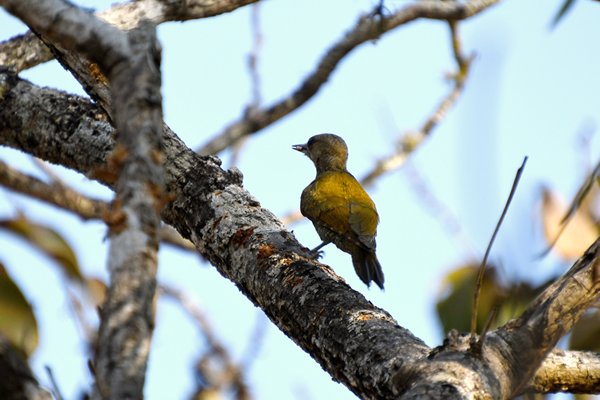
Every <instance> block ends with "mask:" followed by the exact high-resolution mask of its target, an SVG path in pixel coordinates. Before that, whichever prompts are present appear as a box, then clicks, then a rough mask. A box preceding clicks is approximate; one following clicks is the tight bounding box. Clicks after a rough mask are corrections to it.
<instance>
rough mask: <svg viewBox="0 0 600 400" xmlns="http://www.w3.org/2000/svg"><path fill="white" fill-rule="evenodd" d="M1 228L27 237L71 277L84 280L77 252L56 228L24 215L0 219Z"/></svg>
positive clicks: (31, 243) (27, 239) (30, 242)
mask: <svg viewBox="0 0 600 400" xmlns="http://www.w3.org/2000/svg"><path fill="white" fill-rule="evenodd" d="M0 229H4V230H6V231H7V232H9V233H12V234H14V235H17V236H19V237H21V238H23V239H25V240H26V241H27V243H29V244H30V245H32V246H33V247H35V248H37V249H38V250H40V251H41V252H42V253H44V254H46V255H47V256H49V257H51V258H52V259H54V261H56V262H57V264H58V265H59V266H60V267H61V268H62V270H63V271H64V272H65V274H66V275H67V277H68V278H69V279H73V280H75V281H78V282H83V280H84V278H83V275H82V274H81V270H80V268H79V262H78V261H77V256H75V252H74V251H73V249H72V248H71V246H69V244H68V243H67V241H66V240H65V239H64V238H63V237H62V236H61V235H60V234H59V233H58V232H56V231H55V230H54V229H52V228H49V227H47V226H44V225H40V224H36V223H34V222H32V221H30V220H29V219H27V218H26V217H25V216H23V215H20V216H18V217H17V218H12V219H3V220H0Z"/></svg>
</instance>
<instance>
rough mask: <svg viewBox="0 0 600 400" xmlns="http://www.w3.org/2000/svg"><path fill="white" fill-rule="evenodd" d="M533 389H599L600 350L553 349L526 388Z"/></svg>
mask: <svg viewBox="0 0 600 400" xmlns="http://www.w3.org/2000/svg"><path fill="white" fill-rule="evenodd" d="M527 391H528V392H536V393H556V392H569V393H600V354H599V353H593V352H589V351H563V350H558V349H555V350H553V351H552V352H550V354H548V356H547V357H546V359H545V360H544V362H543V363H542V366H541V367H540V368H539V369H538V370H537V372H536V373H535V376H534V377H533V379H532V381H531V382H530V386H529V387H528V388H527Z"/></svg>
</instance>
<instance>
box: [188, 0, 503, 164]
mask: <svg viewBox="0 0 600 400" xmlns="http://www.w3.org/2000/svg"><path fill="white" fill-rule="evenodd" d="M497 2H498V0H471V1H468V2H466V3H462V2H442V1H431V0H425V1H419V2H415V3H412V4H410V5H408V6H405V7H403V8H402V9H400V10H398V11H396V12H395V13H391V14H389V15H386V14H384V15H382V14H381V12H380V6H379V5H377V6H375V8H374V10H373V11H370V12H368V13H367V14H366V15H365V16H363V17H361V18H360V19H359V20H358V22H357V23H356V25H355V26H354V27H353V28H352V29H350V31H348V32H347V33H346V34H345V35H344V36H343V37H342V39H340V40H339V41H338V42H337V43H335V44H334V45H333V46H331V47H330V48H329V50H327V52H326V53H325V55H324V56H323V57H322V58H321V61H320V62H319V63H318V64H317V66H316V67H315V69H314V70H313V72H311V73H310V74H309V75H308V76H307V77H306V78H305V79H304V80H303V81H302V82H301V83H300V85H299V86H298V87H297V88H296V89H295V90H293V91H292V93H290V94H289V95H288V96H286V97H285V98H283V99H281V100H280V101H278V102H276V103H275V104H272V105H271V106H268V107H266V108H263V109H260V110H255V111H254V112H252V113H248V114H246V115H244V116H242V118H240V119H239V120H238V121H236V122H234V123H232V124H230V125H229V126H227V127H226V128H225V129H224V131H223V132H221V133H219V134H217V135H216V136H215V137H214V138H213V139H212V140H210V141H209V142H208V143H206V144H205V145H204V146H202V148H200V149H199V150H198V152H199V153H200V154H215V153H218V152H220V151H222V150H223V149H225V148H227V147H229V146H230V145H231V144H232V143H235V142H236V141H238V140H240V139H241V138H242V137H244V136H246V135H250V134H252V133H255V132H257V131H259V130H261V129H263V128H265V127H266V126H268V125H270V124H272V123H273V122H275V121H277V120H279V119H281V118H283V117H284V116H286V115H287V114H289V113H291V112H292V111H294V110H296V109H298V108H300V107H301V106H302V105H303V104H305V103H306V102H307V101H308V100H310V99H311V98H312V97H313V96H314V95H315V94H316V93H317V92H318V91H319V89H320V88H321V86H322V85H323V84H324V83H325V82H327V80H328V79H329V77H330V76H331V74H332V73H333V71H334V70H335V68H336V67H337V66H338V64H339V63H340V61H341V60H342V59H344V57H346V56H347V55H348V54H349V53H350V52H351V51H352V50H354V49H355V48H356V47H358V46H359V45H361V44H363V43H365V42H368V41H370V40H374V39H377V38H379V37H380V36H381V35H382V34H384V33H386V32H389V31H391V30H393V29H394V28H397V27H399V26H401V25H404V24H406V23H408V22H411V21H414V20H417V19H419V18H428V19H439V20H462V19H466V18H469V17H471V16H473V15H475V14H478V13H480V12H481V11H483V10H485V9H487V8H489V7H490V6H492V5H493V4H495V3H497ZM375 15H376V16H377V18H374V17H373V16H375Z"/></svg>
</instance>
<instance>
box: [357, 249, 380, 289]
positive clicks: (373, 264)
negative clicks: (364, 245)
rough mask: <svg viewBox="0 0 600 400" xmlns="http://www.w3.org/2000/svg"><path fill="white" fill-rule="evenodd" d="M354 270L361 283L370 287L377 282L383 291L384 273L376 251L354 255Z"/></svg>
mask: <svg viewBox="0 0 600 400" xmlns="http://www.w3.org/2000/svg"><path fill="white" fill-rule="evenodd" d="M352 264H353V265H354V270H355V271H356V274H357V275H358V277H359V278H360V280H361V281H363V282H364V283H366V284H367V286H369V285H370V284H371V281H373V282H375V283H376V284H377V286H379V287H380V288H381V289H382V290H383V281H384V278H383V271H382V270H381V264H379V260H377V256H376V255H375V252H374V251H364V250H362V251H360V252H356V253H355V254H353V255H352Z"/></svg>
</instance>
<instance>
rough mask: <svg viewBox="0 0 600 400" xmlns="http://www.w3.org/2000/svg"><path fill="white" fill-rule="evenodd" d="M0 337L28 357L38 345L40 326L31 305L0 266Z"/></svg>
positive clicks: (2, 266) (0, 265)
mask: <svg viewBox="0 0 600 400" xmlns="http://www.w3.org/2000/svg"><path fill="white" fill-rule="evenodd" d="M0 335H2V336H4V337H5V338H7V339H8V340H9V341H10V343H11V344H12V345H13V346H14V347H16V348H17V349H18V350H20V351H22V352H23V354H25V355H26V356H29V355H31V353H33V351H34V350H35V349H36V347H37V345H38V326H37V321H36V319H35V315H34V314H33V309H32V307H31V304H29V302H28V301H27V299H26V298H25V296H24V295H23V293H22V292H21V290H20V289H19V287H18V286H17V284H16V283H15V282H14V281H13V280H12V278H11V277H10V275H8V272H6V269H5V268H4V265H2V264H0Z"/></svg>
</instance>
